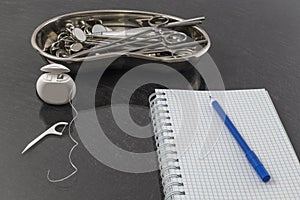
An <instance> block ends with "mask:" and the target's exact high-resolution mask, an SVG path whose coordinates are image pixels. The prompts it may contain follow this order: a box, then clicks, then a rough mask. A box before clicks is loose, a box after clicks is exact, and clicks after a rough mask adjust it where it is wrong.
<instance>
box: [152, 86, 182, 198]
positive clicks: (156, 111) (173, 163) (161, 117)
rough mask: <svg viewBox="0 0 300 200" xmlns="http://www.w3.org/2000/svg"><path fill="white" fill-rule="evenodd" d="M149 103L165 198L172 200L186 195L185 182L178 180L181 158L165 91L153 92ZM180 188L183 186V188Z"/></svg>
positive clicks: (180, 177) (179, 177)
mask: <svg viewBox="0 0 300 200" xmlns="http://www.w3.org/2000/svg"><path fill="white" fill-rule="evenodd" d="M149 103H150V111H151V119H152V124H153V127H154V134H155V141H156V147H157V154H158V160H159V168H160V175H161V178H162V185H163V187H164V190H163V191H164V194H165V200H171V199H174V197H175V196H176V195H185V192H184V190H183V189H184V188H183V186H184V185H183V183H182V182H181V181H178V179H179V180H181V179H182V175H181V174H180V166H179V159H178V158H176V157H177V151H176V148H175V147H176V144H175V143H174V139H175V138H174V135H173V134H174V133H173V132H174V131H173V130H172V129H171V128H172V123H171V118H170V116H169V112H170V111H169V110H168V104H167V98H166V97H165V93H164V92H156V93H153V94H151V95H150V96H149ZM174 179H176V180H174ZM174 187H176V189H175V188H174ZM178 188H182V190H180V189H178Z"/></svg>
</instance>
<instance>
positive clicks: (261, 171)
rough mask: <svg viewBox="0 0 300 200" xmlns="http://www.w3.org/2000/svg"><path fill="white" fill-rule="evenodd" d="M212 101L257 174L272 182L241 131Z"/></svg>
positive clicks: (217, 104) (212, 102)
mask: <svg viewBox="0 0 300 200" xmlns="http://www.w3.org/2000/svg"><path fill="white" fill-rule="evenodd" d="M210 99H211V105H212V106H213V108H214V109H215V110H216V112H217V113H218V115H219V116H220V117H221V119H222V120H223V122H224V124H225V125H226V127H227V128H228V130H229V131H230V132H231V134H232V136H233V137H234V138H235V140H236V141H237V142H238V144H239V145H240V147H241V148H242V149H243V151H244V153H245V155H246V157H247V159H248V161H249V162H250V164H251V165H252V167H253V168H254V169H255V171H256V173H257V174H258V176H259V177H260V178H261V180H262V181H263V182H268V181H269V180H270V178H271V177H270V175H269V173H268V172H267V170H266V169H265V167H264V166H263V164H262V163H261V162H260V160H259V158H258V157H257V156H256V154H255V153H254V152H253V151H252V150H251V149H250V147H249V146H248V145H247V143H246V142H245V140H244V139H243V137H242V136H241V134H240V133H239V131H238V130H237V129H236V128H235V126H234V125H233V123H232V121H231V120H230V119H229V117H228V116H227V115H226V113H225V112H224V110H223V109H222V108H221V106H220V104H219V103H218V102H217V101H216V100H214V99H212V98H211V97H210Z"/></svg>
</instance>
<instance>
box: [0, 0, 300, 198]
mask: <svg viewBox="0 0 300 200" xmlns="http://www.w3.org/2000/svg"><path fill="white" fill-rule="evenodd" d="M91 9H136V10H147V11H156V12H162V13H168V14H172V15H178V16H179V17H183V18H189V17H196V16H200V15H205V16H206V17H207V20H206V21H205V23H204V25H203V27H204V28H205V30H207V32H208V33H209V35H210V37H211V40H212V48H211V49H210V51H209V53H210V55H211V56H212V57H213V59H214V61H215V62H216V64H217V66H218V68H219V70H220V72H221V74H222V77H223V80H224V83H225V86H226V88H227V89H241V88H261V87H264V88H266V89H267V90H268V91H269V92H270V94H271V97H272V99H273V101H274V104H275V106H276V108H277V111H278V113H279V115H280V117H281V120H282V122H283V124H284V126H285V128H286V130H287V132H288V135H289V137H290V139H291V142H292V144H293V145H294V148H295V150H296V152H297V155H298V156H299V155H300V134H299V121H300V115H299V113H300V103H299V97H300V90H299V84H300V68H299V63H300V56H299V47H300V28H299V19H300V1H297V0H290V1H283V0H272V1H271V0H269V1H268V0H254V1H235V0H227V1H217V0H197V1H196V0H191V1H177V0H176V1H166V0H163V1H161V0H153V1H145V0H140V1H128V0H126V1H121V0H111V1H103V0H85V1H83V0H82V1H79V0H75V1H71V0H64V1H58V0H53V1H41V0H31V1H21V0H20V1H16V0H2V1H1V2H0V16H1V22H0V24H1V29H0V38H1V39H0V40H1V43H0V44H1V48H0V58H1V59H0V61H1V64H0V95H1V101H0V122H1V123H0V124H1V126H0V136H1V138H0V152H1V153H0V159H1V161H0V180H1V181H0V199H14V200H15V199H16V200H19V199H23V200H25V199H26V200H27V199H28V200H40V199H45V200H47V199H49V200H50V199H51V200H52V199H57V200H62V199H63V200H69V199H70V200H71V199H72V200H75V199H88V200H94V199H114V200H117V199H131V200H134V199H148V200H158V199H161V198H162V196H161V188H160V183H159V178H158V177H159V175H158V172H152V173H145V174H128V173H123V172H119V171H116V170H113V169H110V168H108V167H107V166H105V165H103V164H101V163H100V162H98V161H97V160H95V159H94V158H93V157H92V156H90V154H89V153H88V152H87V150H86V149H85V148H84V147H83V146H82V145H80V146H79V148H78V149H77V150H76V151H75V153H74V155H73V157H74V160H75V162H76V164H77V166H78V168H79V169H80V171H79V173H78V174H77V175H76V178H75V180H71V181H69V182H66V183H63V185H62V186H61V185H53V184H50V183H49V182H48V181H47V180H46V171H47V170H48V169H51V170H52V175H53V176H57V177H60V176H63V175H64V174H67V173H69V172H70V171H71V168H70V166H69V165H68V161H67V154H68V150H69V149H70V147H71V146H72V143H71V142H70V140H69V138H68V137H67V136H64V137H62V138H56V137H50V138H48V139H47V140H44V141H43V142H42V144H41V145H39V146H38V147H36V148H34V151H30V152H29V153H28V154H26V155H24V156H21V154H20V152H21V150H22V149H23V148H24V146H25V145H26V144H27V143H28V142H30V140H31V139H32V138H34V137H35V136H36V135H38V134H39V133H40V132H42V131H43V130H44V129H45V128H46V127H47V126H48V125H49V124H51V123H53V122H54V121H59V120H69V119H70V112H69V111H70V110H69V108H68V107H58V108H55V107H51V106H45V105H43V103H42V102H41V101H40V100H39V99H38V98H37V97H36V93H35V81H36V79H37V78H38V76H39V74H40V72H39V68H40V66H42V65H43V64H44V61H43V60H42V59H41V58H40V56H39V55H38V54H37V53H36V52H35V51H34V50H33V49H32V47H31V45H30V37H31V34H32V32H33V30H34V28H35V27H37V26H38V25H39V24H40V23H42V22H43V21H45V20H47V19H49V18H52V17H54V16H57V15H61V14H64V13H68V12H74V11H80V10H91ZM105 98H107V97H104V98H103V99H104V100H105ZM141 98H142V97H141ZM106 100H107V99H106ZM57 116H58V117H57ZM104 116H105V115H104ZM99 120H100V121H101V120H103V121H104V123H105V120H109V119H106V118H105V117H104V118H101V117H99ZM103 121H102V122H103ZM108 126H109V125H108ZM115 139H116V140H117V139H118V138H115ZM146 146H147V145H146ZM145 148H146V149H145V151H147V150H149V149H147V148H149V146H147V147H145Z"/></svg>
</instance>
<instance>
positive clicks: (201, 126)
mask: <svg viewBox="0 0 300 200" xmlns="http://www.w3.org/2000/svg"><path fill="white" fill-rule="evenodd" d="M156 92H165V93H166V98H167V104H168V108H169V111H170V113H169V115H170V117H171V123H172V129H173V131H174V135H175V144H176V150H177V152H178V158H179V165H180V168H181V169H180V173H181V174H182V180H181V181H182V182H183V183H184V186H183V189H184V191H185V193H186V195H184V196H182V195H178V196H175V198H174V199H176V200H177V199H180V200H183V199H184V200H187V199H192V200H195V199H300V165H299V161H298V158H297V156H296V154H295V152H294V149H293V147H292V145H291V143H290V140H289V138H288V136H287V134H286V132H285V130H284V128H283V125H282V123H281V121H280V119H279V117H278V114H277V112H276V110H275V107H274V105H273V103H272V101H271V98H270V96H269V94H268V92H267V91H266V90H265V89H253V90H233V91H188V90H164V89H163V90H161V89H159V90H156ZM209 95H211V96H212V97H213V98H215V99H216V100H218V102H219V103H220V105H221V106H222V108H223V109H224V110H225V112H226V113H227V114H228V116H229V117H230V119H231V120H232V121H233V123H234V124H235V126H236V127H237V129H238V130H239V132H240V133H241V135H242V136H243V137H244V139H245V141H246V142H247V143H248V145H249V146H250V148H251V149H252V150H253V151H254V152H255V153H256V154H257V156H258V157H259V158H260V160H261V162H262V163H263V165H264V166H265V168H266V169H267V170H268V172H269V173H270V175H271V180H270V181H269V182H268V183H263V182H262V181H261V180H260V178H259V177H258V175H257V174H256V172H255V171H254V169H253V168H252V166H251V164H250V163H249V162H248V160H247V158H246V156H245V155H244V153H243V151H242V149H241V148H240V147H239V145H238V144H237V142H236V141H235V140H234V138H233V137H232V135H231V133H230V132H229V131H228V130H227V128H226V127H225V125H224V124H223V123H222V121H221V119H220V118H219V117H216V116H217V115H214V114H213V113H215V111H214V110H213V108H212V107H211V105H210V100H209ZM216 120H218V121H219V123H213V122H215V121H216ZM216 133H217V134H216ZM208 135H209V136H211V139H210V140H205V138H206V137H207V136H208ZM203 141H206V142H209V144H206V145H205V144H203V143H204V142H203ZM203 147H205V148H206V149H205V151H207V152H209V153H208V154H207V155H206V156H205V157H203V156H202V155H203V149H204V148H203ZM208 147H209V148H210V149H207V148H208ZM176 189H177V188H173V190H176ZM180 190H182V187H181V189H180Z"/></svg>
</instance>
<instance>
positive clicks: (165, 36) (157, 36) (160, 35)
mask: <svg viewBox="0 0 300 200" xmlns="http://www.w3.org/2000/svg"><path fill="white" fill-rule="evenodd" d="M147 36H148V37H147ZM186 39H187V35H186V34H184V33H181V32H177V31H160V30H155V29H150V30H149V29H146V30H145V31H141V32H139V33H137V34H135V35H132V36H129V37H126V38H124V39H120V40H116V41H114V42H112V43H110V44H107V45H99V46H98V45H96V46H94V47H92V48H91V49H88V50H85V51H81V52H78V53H75V54H73V55H71V56H70V57H69V58H76V57H78V56H83V55H86V54H90V53H101V52H104V53H112V52H108V51H110V50H114V49H116V48H118V49H119V48H121V47H128V46H129V45H136V44H141V43H143V42H149V44H148V45H147V44H143V45H142V46H140V47H134V46H129V47H128V48H127V52H130V51H136V50H138V49H143V48H151V47H154V46H157V44H160V43H161V42H163V43H167V44H178V43H181V42H184V41H185V40H186Z"/></svg>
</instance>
